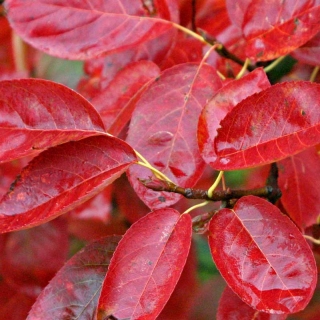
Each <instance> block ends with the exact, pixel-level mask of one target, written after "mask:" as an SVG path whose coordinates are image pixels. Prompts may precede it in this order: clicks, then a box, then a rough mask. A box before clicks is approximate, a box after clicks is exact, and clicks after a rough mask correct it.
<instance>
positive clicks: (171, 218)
mask: <svg viewBox="0 0 320 320" xmlns="http://www.w3.org/2000/svg"><path fill="white" fill-rule="evenodd" d="M191 234H192V228H191V218H190V216H189V215H180V214H179V212H178V211H176V210H174V209H159V210H156V211H153V212H151V213H149V214H148V215H147V216H145V217H143V218H141V219H140V220H139V221H137V222H136V223H135V224H133V225H132V227H131V228H130V229H129V230H128V231H127V232H126V234H125V235H124V236H123V238H122V240H121V241H120V243H119V245H118V247H117V249H116V251H115V253H114V255H113V257H112V260H111V263H110V267H109V270H108V273H107V276H106V279H105V281H104V284H103V288H102V291H101V296H100V300H99V305H98V320H102V319H106V318H108V317H111V316H113V317H115V318H118V319H119V318H120V319H124V318H129V319H145V320H148V319H150V320H151V319H155V318H156V317H157V315H158V314H159V313H160V311H161V310H162V308H163V307H164V305H165V304H166V302H167V301H168V299H169V297H170V295H171V293H172V291H173V290H174V288H175V286H176V284H177V282H178V280H179V277H180V275H181V272H182V270H183V267H184V265H185V263H186V260H187V257H188V253H189V248H190V244H191Z"/></svg>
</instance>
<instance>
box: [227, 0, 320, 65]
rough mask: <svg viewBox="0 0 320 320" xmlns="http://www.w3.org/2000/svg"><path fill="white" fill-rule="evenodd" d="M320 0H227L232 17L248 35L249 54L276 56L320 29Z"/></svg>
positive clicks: (297, 45)
mask: <svg viewBox="0 0 320 320" xmlns="http://www.w3.org/2000/svg"><path fill="white" fill-rule="evenodd" d="M319 4H320V1H318V0H316V1H308V0H299V1H282V0H275V1H273V2H272V5H270V2H268V1H265V0H241V1H237V3H236V4H235V3H234V1H231V0H227V7H228V12H229V15H230V18H231V21H232V22H233V23H235V24H237V25H238V26H239V27H240V28H241V30H242V32H243V34H244V36H245V38H246V39H247V50H246V53H247V56H248V57H249V58H250V59H255V60H260V61H261V60H272V59H274V58H277V57H279V56H282V55H286V54H288V53H289V52H291V51H293V50H294V49H296V48H298V47H300V46H301V45H303V44H304V43H306V42H307V41H308V40H310V39H311V38H312V37H313V36H314V35H315V34H316V33H317V32H318V31H319V30H320V20H319V14H320V6H319Z"/></svg>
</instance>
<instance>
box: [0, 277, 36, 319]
mask: <svg viewBox="0 0 320 320" xmlns="http://www.w3.org/2000/svg"><path fill="white" fill-rule="evenodd" d="M34 302H35V298H34V297H30V296H28V295H26V294H23V293H19V292H17V291H16V290H12V288H11V287H10V286H9V285H8V284H7V283H5V282H3V281H1V282H0V319H6V320H17V319H26V317H27V316H28V312H29V310H30V309H31V307H32V305H33V304H34Z"/></svg>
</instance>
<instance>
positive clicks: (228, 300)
mask: <svg viewBox="0 0 320 320" xmlns="http://www.w3.org/2000/svg"><path fill="white" fill-rule="evenodd" d="M286 318H287V315H286V314H270V313H265V312H259V311H257V310H255V309H253V308H251V307H250V306H249V305H247V304H246V303H244V302H243V301H242V300H241V299H240V298H239V297H238V296H237V295H236V294H235V293H234V292H233V291H232V290H231V289H230V288H229V287H228V286H227V287H226V288H225V289H224V291H223V293H222V296H221V298H220V302H219V308H218V313H217V320H231V319H246V320H284V319H286Z"/></svg>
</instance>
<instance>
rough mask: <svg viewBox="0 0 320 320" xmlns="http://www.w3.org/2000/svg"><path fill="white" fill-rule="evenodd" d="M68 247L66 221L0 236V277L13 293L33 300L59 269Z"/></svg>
mask: <svg viewBox="0 0 320 320" xmlns="http://www.w3.org/2000/svg"><path fill="white" fill-rule="evenodd" d="M68 244H69V241H68V234H67V225H66V221H64V220H61V219H56V220H54V221H50V222H49V223H46V224H43V225H41V226H38V227H36V228H32V229H29V230H22V231H19V232H11V233H9V234H6V235H2V248H1V261H0V266H1V269H0V270H1V275H2V276H3V277H4V279H5V280H6V281H7V282H8V283H9V284H10V286H11V287H13V288H15V290H16V291H17V292H19V293H24V294H26V295H28V296H29V297H33V298H36V297H37V296H38V294H39V292H40V291H41V290H42V288H43V287H45V286H46V285H47V284H48V282H49V280H51V278H52V277H53V276H54V275H55V273H56V272H57V271H58V270H59V269H60V268H61V267H62V266H63V264H64V262H65V260H66V259H67V255H68V251H69V246H68Z"/></svg>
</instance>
